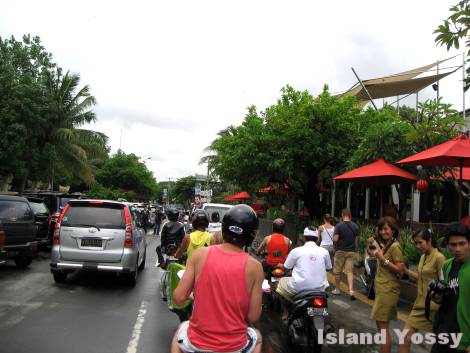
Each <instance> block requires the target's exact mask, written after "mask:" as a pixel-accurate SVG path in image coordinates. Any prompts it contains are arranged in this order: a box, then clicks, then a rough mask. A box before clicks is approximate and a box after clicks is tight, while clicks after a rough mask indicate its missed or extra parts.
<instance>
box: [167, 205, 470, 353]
mask: <svg viewBox="0 0 470 353" xmlns="http://www.w3.org/2000/svg"><path fill="white" fill-rule="evenodd" d="M169 218H170V216H169ZM191 221H192V223H193V231H192V232H191V233H190V234H185V233H184V231H181V230H180V228H179V227H178V226H177V225H175V223H178V221H177V219H176V217H173V216H172V219H170V220H169V222H167V223H166V224H165V225H164V227H163V229H162V232H161V235H162V246H163V247H164V246H167V244H168V243H169V242H174V243H175V244H176V245H177V252H176V256H177V257H178V258H180V259H182V260H183V261H186V270H185V272H184V275H183V277H182V279H181V281H180V283H179V285H178V287H177V288H176V290H175V291H174V293H173V298H174V300H175V302H176V303H183V302H184V301H186V300H187V299H188V298H190V297H192V298H195V301H194V310H193V314H192V316H191V318H190V320H189V321H188V322H184V323H182V324H181V325H180V327H179V328H178V330H177V332H176V334H175V336H174V339H173V343H172V352H175V353H177V352H198V351H212V352H220V351H229V352H247V353H249V352H260V351H261V341H262V337H261V334H260V332H259V331H257V330H255V329H253V328H251V327H250V325H251V324H253V323H254V322H255V321H257V320H258V319H259V317H260V315H261V300H262V298H261V297H262V289H261V286H262V282H263V279H264V278H265V276H266V273H269V272H270V271H271V270H272V269H273V268H275V267H283V268H284V269H285V270H287V271H290V273H291V275H290V276H287V277H283V278H282V279H281V280H280V282H279V284H278V286H277V293H278V294H279V296H280V297H281V298H282V302H283V311H282V316H281V319H282V320H285V319H287V316H288V311H287V307H288V305H289V303H290V302H292V300H293V297H294V296H295V295H296V294H297V293H299V292H303V291H308V290H310V291H318V290H321V291H324V290H329V289H328V287H329V282H328V279H327V271H331V270H332V271H333V274H334V280H335V281H334V282H335V287H334V289H332V290H331V293H332V294H333V295H341V290H340V284H341V276H342V274H345V275H346V278H347V284H348V293H347V294H348V296H349V298H350V300H355V299H356V294H355V292H354V264H355V262H356V261H357V260H358V257H359V256H360V255H359V247H358V245H359V226H358V225H357V224H356V223H355V222H354V221H352V219H351V213H350V211H349V210H348V209H344V210H343V211H342V215H341V221H340V222H338V223H336V224H335V222H334V219H333V217H331V216H330V215H328V214H327V215H324V217H323V223H322V224H321V225H319V226H318V228H317V227H315V226H313V225H311V226H308V227H306V228H305V229H304V232H303V245H302V246H299V247H295V246H294V244H293V243H292V241H291V240H290V239H289V237H287V236H286V234H285V233H284V228H285V221H284V220H282V219H276V220H274V222H273V224H272V227H273V231H272V233H271V234H269V235H267V236H266V237H265V238H264V239H263V241H262V242H261V244H260V246H259V247H258V249H257V255H259V256H262V255H263V254H265V255H266V256H265V259H264V260H263V261H262V263H261V262H259V261H258V260H257V259H255V258H254V257H253V256H250V255H249V254H248V253H247V252H246V251H244V249H246V248H247V247H248V246H250V245H251V242H252V241H253V239H254V237H255V236H256V232H257V228H258V219H257V216H256V213H255V212H254V211H253V210H252V209H251V208H250V207H249V206H247V205H236V206H234V207H233V208H231V209H230V210H229V211H228V212H227V213H226V215H225V216H224V217H223V220H222V232H221V233H220V234H215V235H212V234H211V233H209V232H207V230H206V229H207V227H208V225H209V215H208V214H207V212H205V211H203V210H201V209H197V208H195V209H194V210H193V213H192V215H191ZM167 229H168V231H167ZM174 234H177V236H176V237H174ZM172 237H173V238H172ZM413 241H414V243H415V246H416V248H417V249H418V250H419V251H420V252H421V253H422V256H421V258H420V261H419V265H418V268H417V271H413V270H412V269H410V268H407V266H406V265H405V260H404V256H403V251H402V249H401V247H400V242H399V226H398V223H397V221H396V220H395V219H394V218H392V217H383V218H381V219H380V220H379V221H378V223H377V225H376V232H375V234H371V237H370V239H368V241H367V245H366V246H367V248H366V249H365V254H366V256H367V258H368V259H374V260H375V261H376V264H377V265H376V270H375V276H374V284H373V295H372V296H371V297H370V298H373V299H374V302H373V307H372V310H371V315H370V318H371V319H372V320H374V321H375V322H376V326H377V330H378V332H385V333H386V340H385V342H384V344H382V346H381V348H380V349H381V352H382V353H390V352H391V347H392V340H391V335H390V332H389V331H390V322H391V321H392V320H396V319H397V307H398V300H399V297H400V288H401V283H400V279H401V278H402V276H403V275H404V274H406V275H408V277H409V278H411V279H414V280H415V281H416V284H417V296H416V301H415V302H414V305H413V307H412V310H411V312H410V313H409V316H408V319H407V321H406V322H405V324H404V327H403V329H404V330H406V331H405V332H406V335H405V337H404V341H403V342H401V344H400V346H399V352H400V353H407V352H410V347H411V344H412V340H411V337H412V335H413V334H414V333H416V332H418V331H422V332H434V333H436V334H439V333H447V334H451V333H453V334H459V333H461V336H462V337H461V339H460V344H459V346H458V347H451V344H450V342H449V343H446V342H441V341H438V342H436V343H435V344H434V345H433V346H432V350H431V352H432V353H437V352H466V353H469V352H470V305H469V304H470V299H469V298H470V260H469V255H470V229H469V228H468V227H467V226H466V225H464V224H452V225H450V226H449V227H448V228H447V230H446V232H445V241H446V245H447V249H448V252H449V254H450V255H451V256H450V258H449V259H446V256H444V254H443V253H441V252H440V249H439V248H438V247H437V245H436V239H435V235H434V234H433V233H432V232H431V231H430V230H429V229H427V228H425V229H421V230H418V231H417V232H415V233H414V234H413ZM159 257H160V256H159ZM222 347H223V349H222Z"/></svg>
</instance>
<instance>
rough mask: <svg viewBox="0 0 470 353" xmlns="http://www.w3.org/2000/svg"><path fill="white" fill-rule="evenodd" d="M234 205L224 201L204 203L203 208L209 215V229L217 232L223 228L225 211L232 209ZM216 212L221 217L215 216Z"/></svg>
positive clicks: (211, 231) (210, 231)
mask: <svg viewBox="0 0 470 353" xmlns="http://www.w3.org/2000/svg"><path fill="white" fill-rule="evenodd" d="M232 207H233V206H232V205H227V204H223V203H205V204H204V205H202V209H203V210H205V211H206V212H207V213H208V215H209V226H208V227H207V231H208V232H209V233H212V234H214V233H215V232H218V231H221V230H222V219H223V218H224V216H225V213H227V211H228V210H229V209H231V208H232ZM215 213H217V214H218V217H219V219H217V218H216V217H215Z"/></svg>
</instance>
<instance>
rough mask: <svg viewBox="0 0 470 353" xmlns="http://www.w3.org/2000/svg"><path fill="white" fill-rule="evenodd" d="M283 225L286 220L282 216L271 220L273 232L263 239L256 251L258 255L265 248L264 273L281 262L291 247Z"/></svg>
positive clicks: (284, 259)
mask: <svg viewBox="0 0 470 353" xmlns="http://www.w3.org/2000/svg"><path fill="white" fill-rule="evenodd" d="M285 226H286V222H285V221H284V220H283V219H282V218H276V219H275V220H274V221H273V233H271V234H270V235H268V236H266V237H265V238H264V239H263V241H262V242H261V244H260V246H259V248H258V251H257V252H256V253H257V255H258V256H260V255H261V254H262V253H263V251H264V249H266V250H267V253H268V254H267V258H266V262H265V263H264V266H263V267H264V270H265V273H270V272H271V270H272V268H273V267H274V266H276V265H278V264H283V263H284V262H285V261H286V258H287V254H288V253H289V251H290V250H291V248H292V242H291V240H290V239H289V238H288V237H286V236H285V235H284V234H283V233H284V228H285Z"/></svg>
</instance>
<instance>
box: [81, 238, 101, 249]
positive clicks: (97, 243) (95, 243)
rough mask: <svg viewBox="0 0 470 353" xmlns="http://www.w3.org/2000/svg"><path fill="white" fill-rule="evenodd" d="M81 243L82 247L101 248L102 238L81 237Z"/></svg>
mask: <svg viewBox="0 0 470 353" xmlns="http://www.w3.org/2000/svg"><path fill="white" fill-rule="evenodd" d="M81 244H82V246H83V247H90V248H101V247H102V245H101V244H102V240H101V239H82V243H81Z"/></svg>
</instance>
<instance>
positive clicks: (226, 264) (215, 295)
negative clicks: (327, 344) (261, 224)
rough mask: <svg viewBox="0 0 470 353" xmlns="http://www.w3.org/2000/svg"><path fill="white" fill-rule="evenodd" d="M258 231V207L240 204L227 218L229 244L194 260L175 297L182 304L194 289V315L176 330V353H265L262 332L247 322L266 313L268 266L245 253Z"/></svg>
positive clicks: (202, 251) (225, 228) (212, 248)
mask: <svg viewBox="0 0 470 353" xmlns="http://www.w3.org/2000/svg"><path fill="white" fill-rule="evenodd" d="M257 229H258V218H257V217H256V213H255V212H254V211H253V209H252V208H251V207H249V206H247V205H242V204H240V205H236V206H234V207H232V208H231V209H230V210H229V211H228V212H227V213H226V214H225V215H224V218H223V220H222V235H223V238H224V243H223V244H221V245H214V246H210V247H203V248H199V249H197V250H196V251H195V252H194V253H193V255H192V256H191V257H190V258H189V260H188V263H187V266H186V270H185V272H184V275H183V278H182V279H181V281H180V283H179V285H178V287H177V288H176V289H175V291H174V293H173V299H174V301H175V303H176V304H177V305H181V304H182V303H184V302H185V301H186V300H187V299H188V298H189V296H190V295H191V292H193V291H194V307H193V315H192V316H191V318H190V320H189V321H185V322H183V323H181V325H180V326H179V328H178V330H177V331H176V334H175V336H174V337H173V342H172V345H171V352H172V353H186V352H196V353H197V352H233V353H235V352H243V353H261V334H260V333H259V331H257V330H255V329H253V328H251V327H248V324H247V323H250V324H252V323H254V322H255V321H257V320H258V319H259V317H260V315H261V299H262V283H263V277H264V276H263V270H262V267H261V264H260V263H259V262H258V261H256V260H255V259H254V258H253V257H251V256H249V255H248V254H247V253H246V252H244V251H243V248H244V247H245V246H248V245H250V244H251V242H252V241H253V239H254V237H255V233H256V230H257Z"/></svg>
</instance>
